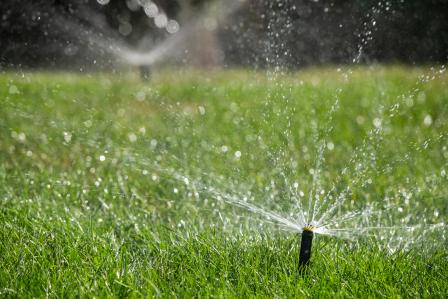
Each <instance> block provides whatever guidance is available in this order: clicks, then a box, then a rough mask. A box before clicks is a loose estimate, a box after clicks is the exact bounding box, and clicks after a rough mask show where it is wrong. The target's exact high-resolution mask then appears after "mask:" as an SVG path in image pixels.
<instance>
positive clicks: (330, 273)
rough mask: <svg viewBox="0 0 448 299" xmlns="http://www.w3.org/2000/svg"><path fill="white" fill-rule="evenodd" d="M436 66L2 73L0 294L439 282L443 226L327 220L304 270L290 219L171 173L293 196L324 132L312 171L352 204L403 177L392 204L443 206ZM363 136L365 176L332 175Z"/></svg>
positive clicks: (417, 208)
mask: <svg viewBox="0 0 448 299" xmlns="http://www.w3.org/2000/svg"><path fill="white" fill-rule="evenodd" d="M440 69H441V68H440V67H435V68H434V69H433V70H431V69H430V68H429V67H427V68H406V67H381V66H374V67H371V68H367V67H365V68H354V69H352V70H350V69H349V68H347V67H343V68H341V69H338V68H337V67H335V68H327V69H309V70H304V71H301V72H298V73H290V74H273V73H272V74H271V73H268V75H266V73H265V72H252V71H243V70H233V71H216V70H213V71H192V70H185V71H174V70H170V71H169V70H168V71H162V72H160V73H158V74H157V73H156V74H155V76H154V78H153V79H152V80H151V81H150V82H149V83H143V82H140V81H139V80H138V77H137V76H135V74H124V75H112V74H101V73H99V74H89V75H86V74H84V75H78V74H65V73H24V74H13V73H7V74H2V75H0V105H1V106H0V107H1V108H0V197H1V201H0V223H1V226H0V294H2V295H11V296H18V297H27V296H36V297H42V296H45V295H46V294H48V295H50V296H61V297H63V296H86V297H92V296H101V297H110V296H115V297H123V296H134V297H141V296H147V295H148V296H156V295H162V296H164V297H168V296H173V295H177V296H180V297H192V296H196V297H197V296H202V297H207V296H221V297H239V298H241V297H248V296H254V295H256V296H266V297H303V296H313V297H319V296H326V297H334V296H344V297H345V296H349V297H350V296H351V297H371V296H384V297H400V296H404V297H418V296H423V297H425V296H427V297H442V298H443V297H446V294H447V292H448V288H447V286H446V283H445V280H446V277H447V276H448V256H447V252H446V246H447V244H446V240H445V243H443V241H441V242H437V241H436V240H432V239H430V240H428V241H427V242H426V244H421V243H419V244H415V246H414V247H411V249H410V250H407V251H396V252H395V253H390V251H388V250H386V249H385V247H383V246H380V245H379V244H377V243H376V242H375V241H374V240H368V239H367V240H362V241H361V242H357V243H354V242H349V241H343V240H337V239H329V238H326V237H321V238H317V239H316V245H315V248H314V252H313V257H312V264H311V267H310V268H309V270H308V273H306V274H305V275H303V274H301V273H300V272H299V271H298V268H297V265H298V261H297V258H298V247H297V246H298V242H299V238H298V236H297V235H296V234H289V233H287V232H283V231H279V230H277V229H275V227H272V226H270V225H269V224H266V223H263V224H262V226H260V225H259V224H260V223H262V222H260V221H259V219H258V217H256V216H253V217H252V216H251V215H250V214H248V213H247V212H246V211H242V210H240V209H238V208H235V207H232V206H229V205H227V204H225V203H223V202H222V201H219V200H217V198H213V196H210V194H202V193H201V192H200V191H198V192H197V194H196V193H195V190H194V189H192V188H191V187H187V186H186V185H185V184H184V182H182V181H179V179H178V178H177V177H176V174H181V175H183V176H187V177H189V178H191V179H192V180H195V181H196V182H201V183H202V184H204V185H207V184H211V185H215V184H220V185H223V186H219V187H222V188H224V189H225V188H228V189H232V188H233V189H235V190H234V191H235V192H236V193H238V192H240V191H241V190H243V191H248V190H250V191H251V192H252V194H254V196H255V197H256V198H258V199H260V201H259V202H258V203H259V204H260V205H263V206H266V207H270V208H271V207H275V208H278V209H280V210H282V211H283V212H285V213H287V212H288V208H289V206H290V204H291V203H289V202H287V201H286V200H285V197H284V192H283V189H284V186H283V185H282V176H286V177H287V178H288V179H290V180H291V181H297V182H300V188H303V190H304V191H305V192H304V194H308V192H307V191H308V190H309V189H310V185H311V179H310V178H311V175H310V172H312V171H313V170H314V167H315V160H316V147H317V145H316V140H317V139H316V138H317V137H316V136H320V137H321V138H323V139H325V141H326V142H327V143H331V146H327V150H326V151H325V163H324V165H323V174H322V184H323V185H324V186H326V187H328V186H330V185H331V184H332V183H334V182H339V184H345V185H350V184H353V186H352V189H353V194H352V195H351V196H352V198H351V202H350V206H349V208H350V207H359V206H363V205H365V204H367V203H376V204H380V205H381V203H382V202H383V201H384V200H385V198H388V200H389V201H390V202H392V203H396V204H402V203H403V202H405V201H404V199H403V198H405V197H406V194H407V193H411V194H412V195H413V196H412V197H411V201H410V202H408V203H407V205H405V206H404V207H403V208H404V212H403V213H411V214H412V215H413V216H417V217H414V218H417V219H418V221H419V222H417V223H439V222H446V221H447V214H448V210H447V209H448V207H447V205H446V199H447V197H446V195H447V194H448V188H447V186H448V184H447V177H448V176H447V174H446V172H447V171H448V169H447V168H448V167H447V159H448V148H447V147H448V144H447V137H446V133H447V132H448V123H447V121H446V120H447V119H448V105H447V103H448V88H447V82H448V80H447V77H446V74H444V73H440V72H439V70H440ZM433 77H434V78H433ZM337 100H338V101H339V106H340V108H339V109H338V110H337V111H336V112H335V113H334V114H333V115H331V114H330V113H329V111H330V109H331V107H332V105H334V103H335V101H337ZM397 103H398V104H399V105H398V106H397V107H396V108H394V107H395V105H396V104H397ZM330 116H331V117H332V120H331V121H329V119H330ZM380 121H381V123H380V124H381V126H382V128H383V131H382V134H381V136H379V137H375V138H374V139H369V131H370V130H371V129H372V128H373V127H375V124H378V122H380ZM328 128H331V130H327V129H328ZM366 140H367V143H368V144H370V145H371V146H369V147H367V148H365V149H364V150H363V151H358V150H357V149H359V148H362V144H363V142H365V141H366ZM356 152H360V153H361V154H365V155H366V156H365V157H363V158H360V162H361V163H362V164H363V165H368V166H369V170H368V172H367V173H366V175H367V176H368V177H369V178H371V181H372V182H371V183H369V184H354V183H353V182H354V181H355V180H356V178H357V176H358V175H359V174H358V173H357V172H356V171H355V170H352V171H351V172H349V173H347V174H345V175H344V176H341V170H342V169H343V168H344V167H345V166H347V165H349V161H350V159H351V158H352V156H353V154H354V153H356ZM371 154H374V156H375V161H374V162H372V159H371V158H369V157H370V156H369V155H371ZM406 155H408V156H406ZM355 166H356V165H355ZM355 166H354V168H353V169H355ZM273 186H275V187H273ZM241 192H242V191H241ZM265 194H273V196H274V199H273V200H271V201H269V200H266V198H264V197H263V195H265ZM263 198H264V199H265V200H264V201H263ZM394 213H396V211H391V215H395V214H394ZM397 215H398V214H397ZM403 215H404V214H403ZM240 216H241V217H240ZM394 217H395V216H394ZM397 217H398V216H397ZM398 220H399V219H398ZM416 221H417V220H416ZM411 241H412V240H411ZM428 248H430V249H431V250H428Z"/></svg>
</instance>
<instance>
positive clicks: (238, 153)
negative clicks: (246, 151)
mask: <svg viewBox="0 0 448 299" xmlns="http://www.w3.org/2000/svg"><path fill="white" fill-rule="evenodd" d="M235 158H237V159H239V158H241V152H240V151H236V152H235Z"/></svg>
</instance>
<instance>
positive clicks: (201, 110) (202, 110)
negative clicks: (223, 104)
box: [198, 106, 205, 115]
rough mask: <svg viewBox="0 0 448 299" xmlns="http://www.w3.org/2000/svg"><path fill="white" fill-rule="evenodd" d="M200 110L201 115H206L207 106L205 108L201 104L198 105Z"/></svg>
mask: <svg viewBox="0 0 448 299" xmlns="http://www.w3.org/2000/svg"><path fill="white" fill-rule="evenodd" d="M198 110H199V114H200V115H204V114H205V108H204V106H199V107H198Z"/></svg>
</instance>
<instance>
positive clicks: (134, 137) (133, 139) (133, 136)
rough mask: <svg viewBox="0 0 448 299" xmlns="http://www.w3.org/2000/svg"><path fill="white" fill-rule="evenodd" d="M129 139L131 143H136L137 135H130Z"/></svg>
mask: <svg viewBox="0 0 448 299" xmlns="http://www.w3.org/2000/svg"><path fill="white" fill-rule="evenodd" d="M128 139H129V141H130V142H136V141H137V135H135V134H134V133H129V134H128Z"/></svg>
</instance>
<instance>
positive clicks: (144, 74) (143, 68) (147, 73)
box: [139, 65, 151, 82]
mask: <svg viewBox="0 0 448 299" xmlns="http://www.w3.org/2000/svg"><path fill="white" fill-rule="evenodd" d="M139 69H140V78H141V79H142V81H144V82H146V81H149V79H150V77H151V68H150V67H149V66H148V65H140V67H139Z"/></svg>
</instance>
